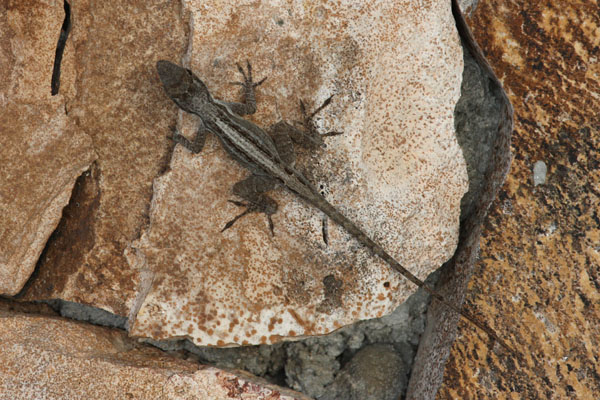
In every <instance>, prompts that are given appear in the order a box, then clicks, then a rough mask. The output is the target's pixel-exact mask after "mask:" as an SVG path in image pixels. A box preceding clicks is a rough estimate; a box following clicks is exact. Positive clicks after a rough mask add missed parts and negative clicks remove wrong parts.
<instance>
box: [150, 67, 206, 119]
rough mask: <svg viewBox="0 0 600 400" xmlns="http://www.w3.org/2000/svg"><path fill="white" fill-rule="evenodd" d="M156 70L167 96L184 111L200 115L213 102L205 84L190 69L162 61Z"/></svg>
mask: <svg viewBox="0 0 600 400" xmlns="http://www.w3.org/2000/svg"><path fill="white" fill-rule="evenodd" d="M156 70H157V71H158V76H159V77H160V81H161V82H162V84H163V87H164V88H165V92H167V95H168V96H169V97H170V98H171V100H173V101H174V102H175V104H177V105H178V106H179V107H180V108H181V109H183V110H184V111H187V112H189V113H194V114H198V113H199V112H201V110H202V108H203V106H205V105H206V104H207V103H212V102H213V99H212V96H211V95H210V93H209V91H208V88H207V87H206V85H205V84H204V82H202V81H201V80H200V78H198V77H197V76H196V75H194V73H193V72H192V71H190V70H189V69H186V68H182V67H180V66H179V65H177V64H173V63H172V62H170V61H165V60H160V61H158V62H157V63H156Z"/></svg>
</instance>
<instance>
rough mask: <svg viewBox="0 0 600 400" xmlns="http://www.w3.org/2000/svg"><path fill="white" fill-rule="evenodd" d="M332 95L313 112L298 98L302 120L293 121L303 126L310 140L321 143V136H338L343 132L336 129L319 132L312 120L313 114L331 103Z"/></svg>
mask: <svg viewBox="0 0 600 400" xmlns="http://www.w3.org/2000/svg"><path fill="white" fill-rule="evenodd" d="M332 98H333V95H331V96H329V97H328V98H327V99H325V101H324V102H323V103H322V104H321V105H320V106H319V107H317V108H316V109H315V110H314V111H313V112H311V113H309V112H308V111H307V110H306V106H305V105H304V101H302V100H300V112H301V113H302V121H294V123H296V124H298V125H301V126H303V127H304V132H305V135H306V136H307V137H308V139H309V140H310V141H312V142H315V143H318V144H319V145H323V144H324V142H323V140H322V139H323V138H324V137H330V136H338V135H341V134H343V133H344V132H338V131H329V132H325V133H319V131H318V129H317V125H316V124H315V122H314V118H315V116H316V115H317V114H318V113H319V112H321V110H323V109H324V108H325V107H327V106H328V105H329V104H330V103H331V99H332Z"/></svg>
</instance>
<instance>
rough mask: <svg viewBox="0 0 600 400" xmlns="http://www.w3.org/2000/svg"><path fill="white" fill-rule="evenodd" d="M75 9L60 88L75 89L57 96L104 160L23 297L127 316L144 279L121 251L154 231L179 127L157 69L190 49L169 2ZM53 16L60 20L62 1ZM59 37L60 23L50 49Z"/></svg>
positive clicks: (84, 181) (81, 188) (74, 200)
mask: <svg viewBox="0 0 600 400" xmlns="http://www.w3.org/2000/svg"><path fill="white" fill-rule="evenodd" d="M70 3H71V25H72V28H71V33H70V35H69V38H68V40H67V43H66V49H65V56H64V59H63V64H62V69H63V73H62V80H67V82H70V83H69V84H66V83H65V82H63V83H62V84H61V89H60V93H62V94H63V95H64V96H65V99H66V101H65V104H66V109H67V110H68V119H69V121H70V122H71V123H72V124H74V125H75V126H76V127H77V132H79V133H80V134H87V135H89V136H90V137H91V138H92V141H93V146H94V150H95V151H96V153H97V154H98V159H97V161H96V162H95V163H94V166H93V168H92V169H91V171H90V173H89V174H87V175H86V176H83V177H81V179H79V180H78V182H77V185H76V187H75V189H74V191H73V195H72V196H71V201H70V204H69V206H68V207H67V208H66V209H65V211H64V216H63V219H62V220H61V223H60V226H59V227H58V229H57V230H56V232H55V234H54V235H53V236H52V238H51V240H50V241H49V243H48V246H47V249H46V251H45V254H44V258H43V259H42V260H41V261H40V263H39V264H38V269H37V274H36V276H35V279H33V280H32V282H31V284H30V285H28V287H27V290H26V291H25V293H23V297H22V298H23V299H24V300H44V299H55V298H59V299H63V300H67V301H72V302H78V303H83V304H88V305H93V306H96V307H99V308H103V309H105V310H107V311H110V312H113V313H115V314H118V315H120V316H127V315H128V314H129V312H130V311H131V310H132V308H133V304H134V303H135V299H136V296H137V294H138V285H139V283H140V280H141V275H140V273H139V271H136V270H135V269H134V268H132V266H130V265H129V264H128V263H127V261H126V259H125V257H124V252H125V250H126V249H127V248H128V247H129V246H130V244H131V242H132V241H133V240H134V239H136V238H138V237H139V234H140V231H141V228H142V227H143V226H145V225H146V223H147V217H148V216H147V213H148V205H149V202H150V199H151V196H152V180H153V179H154V178H155V177H156V176H157V175H158V174H159V173H160V171H161V170H162V169H164V168H165V165H166V162H167V161H166V157H167V156H168V155H169V153H170V148H169V141H168V139H167V138H166V136H167V134H168V133H169V129H170V128H169V127H170V126H171V125H173V124H174V121H175V107H174V106H173V105H172V104H171V102H170V100H169V99H166V98H165V97H164V94H163V93H162V91H161V89H160V86H159V80H158V76H157V75H156V70H155V67H154V65H155V63H156V61H157V60H158V59H161V58H172V57H175V56H176V55H177V54H181V52H182V51H183V50H184V42H185V40H184V37H185V35H184V32H183V27H182V26H181V24H179V23H175V22H176V21H178V20H179V12H180V9H179V8H180V6H179V5H178V2H172V1H166V0H151V1H127V2H122V1H113V0H109V1H101V2H98V1H89V0H82V1H72V2H70ZM23 7H27V8H28V9H31V8H35V7H32V5H27V6H23ZM55 8H56V9H57V10H60V11H61V13H62V10H63V2H62V1H56V2H55ZM61 21H62V20H61ZM61 21H59V22H61ZM24 23H25V22H24ZM26 24H27V25H28V26H35V24H33V23H31V22H26ZM59 31H60V23H57V25H56V27H55V28H54V29H52V30H51V32H52V34H53V38H54V39H53V46H55V45H56V40H57V38H58V33H59ZM36 57H54V47H53V48H51V49H48V51H43V49H39V48H36ZM50 65H51V64H50ZM44 81H46V79H44ZM47 81H48V82H49V81H50V72H48V78H47ZM49 91H50V89H49V88H48V92H49ZM161 110H162V112H161Z"/></svg>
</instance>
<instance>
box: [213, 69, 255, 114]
mask: <svg viewBox="0 0 600 400" xmlns="http://www.w3.org/2000/svg"><path fill="white" fill-rule="evenodd" d="M246 65H247V66H246V68H247V71H248V72H245V71H244V69H243V68H242V66H241V65H240V64H237V67H238V71H239V72H240V74H241V75H242V77H243V79H244V80H243V81H242V82H231V84H232V85H240V86H241V87H242V90H243V91H244V94H243V98H244V99H243V101H242V102H241V103H236V102H229V101H223V100H219V102H220V103H221V104H223V105H225V106H227V107H228V108H229V109H230V110H231V111H233V112H234V113H236V114H237V115H250V114H254V113H255V112H256V94H255V90H254V89H255V88H256V87H257V86H259V85H261V84H262V83H263V82H264V81H265V80H266V79H267V78H266V77H265V78H263V79H261V80H260V81H258V82H254V81H253V80H252V66H251V65H250V62H249V61H246Z"/></svg>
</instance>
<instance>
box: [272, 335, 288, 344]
mask: <svg viewBox="0 0 600 400" xmlns="http://www.w3.org/2000/svg"><path fill="white" fill-rule="evenodd" d="M283 338H284V336H281V335H271V336H269V342H270V343H277V342H279V341H281V339H283Z"/></svg>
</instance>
